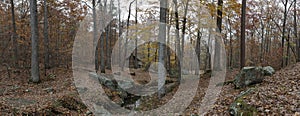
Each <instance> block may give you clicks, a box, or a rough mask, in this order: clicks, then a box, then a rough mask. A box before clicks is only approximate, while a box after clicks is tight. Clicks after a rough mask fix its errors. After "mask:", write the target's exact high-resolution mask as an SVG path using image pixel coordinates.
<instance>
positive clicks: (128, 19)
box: [122, 0, 135, 71]
mask: <svg viewBox="0 0 300 116" xmlns="http://www.w3.org/2000/svg"><path fill="white" fill-rule="evenodd" d="M134 1H135V0H133V1H132V2H130V5H129V9H128V11H129V12H128V18H127V32H126V39H125V45H124V47H125V48H124V49H125V52H124V60H123V62H122V64H123V65H122V71H123V70H124V65H125V59H126V55H127V44H128V37H129V36H128V34H129V32H128V31H129V25H130V15H131V6H132V4H133V2H134Z"/></svg>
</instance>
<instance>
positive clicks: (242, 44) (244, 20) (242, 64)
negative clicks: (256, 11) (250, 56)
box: [240, 0, 246, 69]
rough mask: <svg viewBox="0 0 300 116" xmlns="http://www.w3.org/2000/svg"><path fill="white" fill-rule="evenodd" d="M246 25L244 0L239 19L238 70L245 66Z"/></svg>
mask: <svg viewBox="0 0 300 116" xmlns="http://www.w3.org/2000/svg"><path fill="white" fill-rule="evenodd" d="M245 23H246V0H242V19H241V46H240V47H241V49H240V50H241V57H240V63H241V64H240V68H241V69H242V68H243V67H244V66H245V52H246V51H245V47H246V45H245V38H246V35H245V34H246V33H245V30H246V29H245V25H246V24H245Z"/></svg>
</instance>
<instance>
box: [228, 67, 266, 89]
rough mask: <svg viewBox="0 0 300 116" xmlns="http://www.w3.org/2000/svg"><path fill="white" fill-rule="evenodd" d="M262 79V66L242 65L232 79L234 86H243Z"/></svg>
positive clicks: (259, 81)
mask: <svg viewBox="0 0 300 116" xmlns="http://www.w3.org/2000/svg"><path fill="white" fill-rule="evenodd" d="M263 79H264V70H263V68H262V67H244V68H243V69H242V71H241V72H240V73H239V74H237V75H236V77H235V80H234V82H233V83H234V85H235V88H243V87H246V86H249V85H252V84H257V83H261V82H262V81H263Z"/></svg>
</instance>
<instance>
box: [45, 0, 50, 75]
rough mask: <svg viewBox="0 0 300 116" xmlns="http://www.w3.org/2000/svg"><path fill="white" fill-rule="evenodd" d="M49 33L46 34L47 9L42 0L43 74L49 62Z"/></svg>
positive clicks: (48, 66)
mask: <svg viewBox="0 0 300 116" xmlns="http://www.w3.org/2000/svg"><path fill="white" fill-rule="evenodd" d="M48 37H49V34H48V9H47V0H44V47H45V53H44V57H45V59H44V60H45V61H44V65H45V75H46V69H49V68H50V63H49V39H48Z"/></svg>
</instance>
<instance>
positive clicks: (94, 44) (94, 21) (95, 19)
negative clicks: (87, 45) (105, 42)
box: [92, 0, 99, 72]
mask: <svg viewBox="0 0 300 116" xmlns="http://www.w3.org/2000/svg"><path fill="white" fill-rule="evenodd" d="M92 5H93V9H92V10H93V41H94V42H93V49H94V50H95V70H96V72H98V70H99V64H98V50H97V49H98V47H97V46H98V42H97V41H98V39H97V32H98V30H97V14H96V0H93V1H92ZM94 50H93V51H94Z"/></svg>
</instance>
